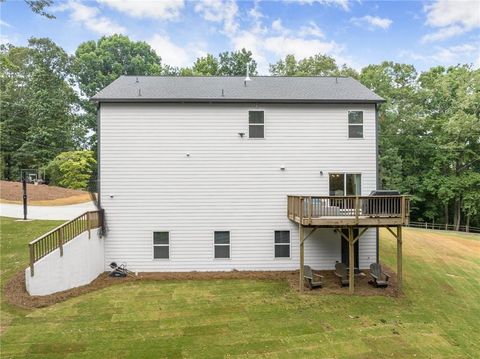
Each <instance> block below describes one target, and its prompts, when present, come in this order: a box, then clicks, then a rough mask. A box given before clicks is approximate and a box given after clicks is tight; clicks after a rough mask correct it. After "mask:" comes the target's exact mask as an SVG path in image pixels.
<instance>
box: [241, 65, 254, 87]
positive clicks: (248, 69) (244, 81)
mask: <svg viewBox="0 0 480 359" xmlns="http://www.w3.org/2000/svg"><path fill="white" fill-rule="evenodd" d="M249 72H250V64H247V76H246V77H245V80H243V83H244V85H245V87H247V81H252V79H251V78H250V76H249Z"/></svg>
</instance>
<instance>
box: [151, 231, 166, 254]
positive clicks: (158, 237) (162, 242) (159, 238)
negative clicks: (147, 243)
mask: <svg viewBox="0 0 480 359" xmlns="http://www.w3.org/2000/svg"><path fill="white" fill-rule="evenodd" d="M153 258H154V259H168V258H170V234H169V233H168V232H153Z"/></svg>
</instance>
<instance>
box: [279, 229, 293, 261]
mask: <svg viewBox="0 0 480 359" xmlns="http://www.w3.org/2000/svg"><path fill="white" fill-rule="evenodd" d="M275 258H290V231H275Z"/></svg>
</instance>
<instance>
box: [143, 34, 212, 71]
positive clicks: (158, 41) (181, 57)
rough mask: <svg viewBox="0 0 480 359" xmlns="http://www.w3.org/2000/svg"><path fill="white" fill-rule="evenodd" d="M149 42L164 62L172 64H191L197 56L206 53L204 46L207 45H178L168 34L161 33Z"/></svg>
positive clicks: (184, 65) (179, 65)
mask: <svg viewBox="0 0 480 359" xmlns="http://www.w3.org/2000/svg"><path fill="white" fill-rule="evenodd" d="M147 42H148V43H149V44H150V46H152V48H153V49H154V50H155V51H156V53H157V54H158V55H159V56H160V57H161V58H162V63H163V64H167V65H171V66H178V67H186V66H191V65H192V64H193V62H194V61H195V59H196V58H197V57H201V56H205V54H206V52H205V51H203V50H202V47H206V46H205V44H182V46H178V45H176V44H175V43H174V42H172V41H171V40H170V38H169V37H168V36H162V35H159V34H156V35H155V36H153V37H152V38H151V39H150V40H148V41H147ZM199 45H201V46H199Z"/></svg>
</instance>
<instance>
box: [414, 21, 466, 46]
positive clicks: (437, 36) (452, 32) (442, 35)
mask: <svg viewBox="0 0 480 359" xmlns="http://www.w3.org/2000/svg"><path fill="white" fill-rule="evenodd" d="M464 32H465V29H464V28H463V27H461V26H457V25H453V26H448V27H444V28H441V29H439V30H438V31H435V32H432V33H430V34H427V35H424V36H422V39H421V42H422V43H427V42H434V41H442V40H446V39H449V38H451V37H454V36H457V35H461V34H463V33H464Z"/></svg>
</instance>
